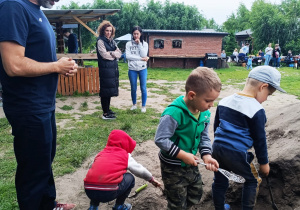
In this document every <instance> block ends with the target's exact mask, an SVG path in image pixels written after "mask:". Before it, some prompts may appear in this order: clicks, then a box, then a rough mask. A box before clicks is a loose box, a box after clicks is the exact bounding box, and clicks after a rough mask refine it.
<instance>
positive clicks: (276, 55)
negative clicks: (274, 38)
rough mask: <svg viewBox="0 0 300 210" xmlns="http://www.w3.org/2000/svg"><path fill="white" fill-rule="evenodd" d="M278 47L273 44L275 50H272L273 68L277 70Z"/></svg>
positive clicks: (278, 64) (279, 52) (278, 60)
mask: <svg viewBox="0 0 300 210" xmlns="http://www.w3.org/2000/svg"><path fill="white" fill-rule="evenodd" d="M280 54H281V51H280V47H279V44H275V49H274V50H273V53H272V55H273V67H276V68H279V67H280Z"/></svg>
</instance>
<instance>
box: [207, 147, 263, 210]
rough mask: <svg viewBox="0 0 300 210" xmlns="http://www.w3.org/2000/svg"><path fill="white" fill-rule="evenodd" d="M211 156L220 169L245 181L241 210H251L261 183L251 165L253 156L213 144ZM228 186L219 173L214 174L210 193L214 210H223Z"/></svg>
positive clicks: (226, 180) (249, 153)
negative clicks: (230, 172)
mask: <svg viewBox="0 0 300 210" xmlns="http://www.w3.org/2000/svg"><path fill="white" fill-rule="evenodd" d="M212 156H213V158H215V159H216V160H217V161H218V162H219V166H220V168H223V169H225V170H228V171H232V172H233V173H235V174H238V175H240V176H242V177H244V178H245V179H246V182H245V183H244V186H243V193H242V209H243V210H252V209H253V208H254V206H255V202H256V196H257V192H258V187H259V184H260V182H261V178H260V177H259V175H258V172H257V170H256V169H255V167H254V165H253V163H252V160H253V158H254V156H253V154H252V153H251V152H242V151H238V150H235V149H232V148H230V147H229V146H226V145H223V144H220V143H216V142H215V143H214V144H213V154H212ZM228 186H229V183H228V179H227V178H226V177H225V176H224V175H222V174H221V173H219V172H215V177H214V182H213V184H212V193H213V202H214V205H215V209H216V210H224V204H225V193H226V191H227V188H228Z"/></svg>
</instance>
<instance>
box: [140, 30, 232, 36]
mask: <svg viewBox="0 0 300 210" xmlns="http://www.w3.org/2000/svg"><path fill="white" fill-rule="evenodd" d="M143 33H149V34H154V33H155V34H158V33H160V34H211V35H223V36H226V35H228V33H226V32H218V31H215V30H214V29H203V30H201V31H200V30H153V29H143Z"/></svg>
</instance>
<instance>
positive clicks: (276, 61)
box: [273, 58, 280, 67]
mask: <svg viewBox="0 0 300 210" xmlns="http://www.w3.org/2000/svg"><path fill="white" fill-rule="evenodd" d="M279 66H280V58H273V67H279Z"/></svg>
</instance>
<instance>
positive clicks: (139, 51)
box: [126, 26, 149, 113]
mask: <svg viewBox="0 0 300 210" xmlns="http://www.w3.org/2000/svg"><path fill="white" fill-rule="evenodd" d="M142 32H143V31H142V29H141V27H139V26H135V27H133V29H132V32H131V34H132V40H131V41H129V42H127V43H126V59H127V61H128V69H129V70H128V77H129V81H130V85H131V99H132V104H133V105H132V107H131V108H130V110H134V109H137V106H136V90H137V77H138V76H139V78H140V87H141V92H142V108H141V111H142V112H143V113H145V112H146V101H147V85H146V83H147V61H148V60H149V57H148V56H147V55H148V43H147V42H144V41H143V40H142V38H141V35H142Z"/></svg>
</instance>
